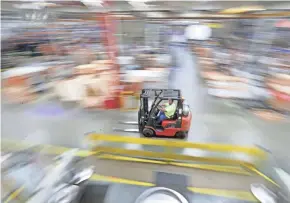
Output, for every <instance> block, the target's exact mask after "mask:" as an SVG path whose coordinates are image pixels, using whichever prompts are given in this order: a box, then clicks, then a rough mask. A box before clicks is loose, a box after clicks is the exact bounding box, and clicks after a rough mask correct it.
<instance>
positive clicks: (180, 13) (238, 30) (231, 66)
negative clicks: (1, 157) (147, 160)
mask: <svg viewBox="0 0 290 203" xmlns="http://www.w3.org/2000/svg"><path fill="white" fill-rule="evenodd" d="M289 45H290V3H289V2H287V1H218V0H210V1H206V0H202V1H162V0H127V1H125V0H124V1H123V0H120V1H105V0H103V1H101V0H95V1H92V0H82V1H44V0H38V1H36V0H35V1H32V0H31V1H28V0H27V1H10V0H9V1H6V0H2V1H1V73H2V78H1V82H2V88H1V90H2V91H1V95H2V99H1V102H2V104H1V105H2V123H1V124H2V139H4V140H13V141H14V142H15V143H16V142H22V141H25V142H26V143H30V144H49V145H56V146H63V147H70V148H83V149H87V148H88V147H87V145H86V144H84V143H83V140H84V134H86V133H89V132H96V133H99V134H103V135H106V136H110V135H111V134H118V136H125V135H126V136H130V137H140V135H139V134H134V133H130V128H131V126H129V125H120V122H119V121H131V120H132V121H137V111H136V110H137V109H138V108H139V95H140V91H141V89H142V88H175V89H180V90H181V91H182V94H183V97H184V98H185V100H186V102H187V104H189V106H190V109H191V112H192V122H191V130H190V131H189V134H188V137H187V140H186V141H188V142H192V143H196V142H198V143H207V144H208V143H219V144H232V145H235V146H237V145H239V146H244V147H253V146H254V147H257V146H259V147H262V148H263V149H264V150H265V149H266V151H267V152H271V156H273V157H274V159H275V162H277V164H278V165H279V167H281V168H282V169H283V170H285V171H288V173H289V172H290V166H289V161H288V160H289V158H290V157H289V150H288V147H289V146H288V145H289V143H290V138H289V135H290V133H289V132H290V125H289V115H290V114H289V113H290V47H289ZM115 128H124V131H123V132H122V131H121V132H118V133H117V132H115V131H114V129H115ZM126 129H127V130H126ZM128 131H129V132H128ZM153 139H154V138H153ZM115 146H117V147H121V148H124V149H133V150H137V149H144V150H145V151H146V150H148V151H150V150H151V148H148V146H144V145H141V144H130V143H115ZM157 150H158V151H160V149H159V148H158V149H157ZM174 152H175V153H180V154H183V155H193V156H205V157H212V156H217V155H216V154H214V153H211V152H205V151H202V150H199V151H194V150H189V149H182V150H181V149H180V150H176V151H174ZM226 157H227V158H228V157H230V158H233V159H235V160H245V159H246V158H245V157H242V156H241V155H239V154H238V153H227V154H226ZM270 165H271V164H270ZM270 165H268V166H267V167H266V168H267V169H269V168H273V165H271V166H270ZM213 182H214V181H213Z"/></svg>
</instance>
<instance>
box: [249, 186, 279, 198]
mask: <svg viewBox="0 0 290 203" xmlns="http://www.w3.org/2000/svg"><path fill="white" fill-rule="evenodd" d="M251 192H252V193H253V194H254V196H255V197H256V198H257V199H258V200H259V201H260V202H261V203H276V202H277V201H276V199H277V197H276V195H275V194H274V193H272V192H271V191H270V190H269V189H267V188H266V187H265V186H264V185H262V184H252V185H251Z"/></svg>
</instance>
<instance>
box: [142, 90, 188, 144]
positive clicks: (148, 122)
mask: <svg viewBox="0 0 290 203" xmlns="http://www.w3.org/2000/svg"><path fill="white" fill-rule="evenodd" d="M150 99H153V102H152V104H151V106H150V107H149V105H150V104H149V100H150ZM169 99H171V100H172V101H173V102H174V103H175V104H176V110H175V113H174V115H173V116H172V117H171V118H168V119H166V120H163V121H162V122H161V123H158V121H157V117H158V113H159V111H160V110H159V109H160V107H161V104H162V103H164V102H165V101H167V100H169ZM191 118H192V114H191V112H190V108H189V106H188V105H187V104H185V102H184V99H183V98H182V96H181V92H180V90H177V89H143V90H142V91H141V94H140V107H139V111H138V128H139V132H140V133H141V134H143V135H144V136H145V137H154V136H159V137H175V138H179V139H184V138H186V137H187V135H188V131H189V129H190V124H191Z"/></svg>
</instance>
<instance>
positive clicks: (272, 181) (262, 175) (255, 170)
mask: <svg viewBox="0 0 290 203" xmlns="http://www.w3.org/2000/svg"><path fill="white" fill-rule="evenodd" d="M245 167H247V168H248V169H250V170H251V171H253V172H254V173H256V174H258V175H259V176H261V177H262V178H264V179H265V180H267V181H269V182H270V183H272V184H274V185H275V186H277V187H280V186H279V184H277V183H276V182H275V181H274V180H272V179H271V178H269V177H268V176H266V175H265V174H264V173H262V172H261V171H259V170H258V169H256V168H255V167H253V166H247V165H245Z"/></svg>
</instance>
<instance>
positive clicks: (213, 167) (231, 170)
mask: <svg viewBox="0 0 290 203" xmlns="http://www.w3.org/2000/svg"><path fill="white" fill-rule="evenodd" d="M169 164H171V165H174V166H181V167H188V168H197V169H202V170H211V171H218V172H225V173H236V174H241V175H251V173H249V172H247V171H245V170H243V169H242V168H240V167H237V166H222V165H208V164H190V163H177V162H170V163H169Z"/></svg>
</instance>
